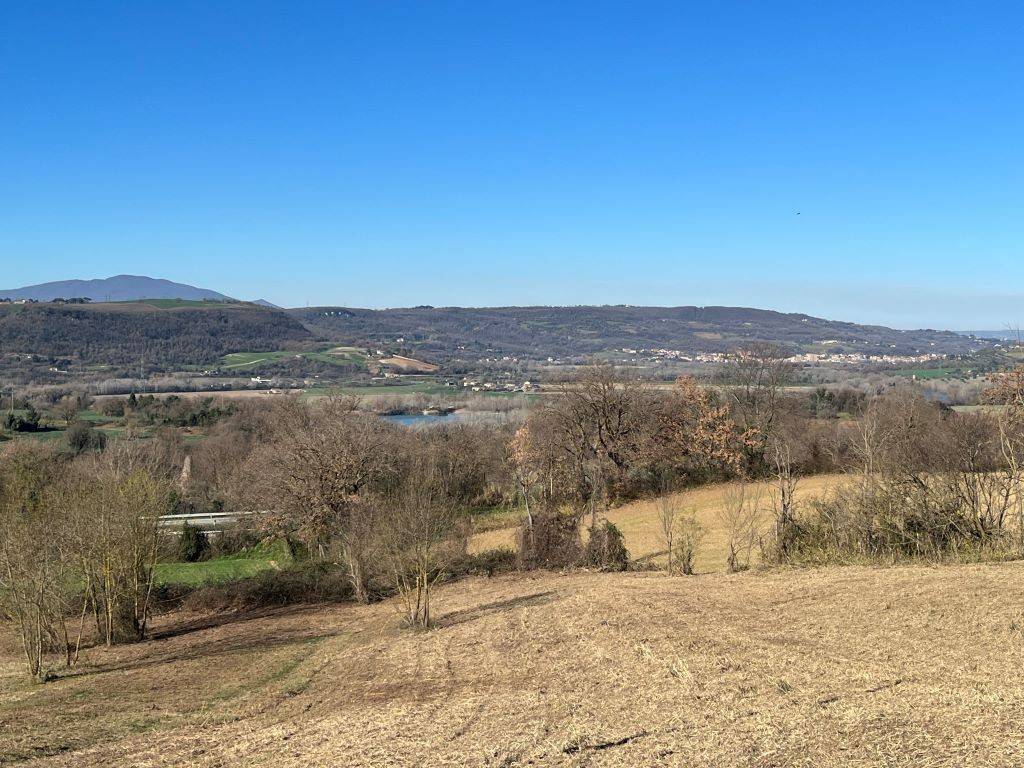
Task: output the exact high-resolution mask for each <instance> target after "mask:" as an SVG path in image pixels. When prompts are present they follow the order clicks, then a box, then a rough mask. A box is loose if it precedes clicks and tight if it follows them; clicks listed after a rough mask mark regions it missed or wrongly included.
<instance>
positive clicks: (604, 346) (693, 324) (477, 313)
mask: <svg viewBox="0 0 1024 768" xmlns="http://www.w3.org/2000/svg"><path fill="white" fill-rule="evenodd" d="M289 313H290V314H291V315H292V316H293V317H296V318H298V319H300V320H301V321H302V322H303V323H305V324H306V325H307V326H308V327H310V328H311V329H313V330H314V331H316V332H317V333H319V334H322V335H324V336H327V337H330V338H331V339H333V340H336V341H338V342H339V343H345V344H353V345H367V344H392V345H393V344H395V342H396V340H397V339H404V342H402V344H403V345H404V346H405V347H407V348H409V349H410V350H412V351H414V352H417V353H419V354H423V355H429V356H430V358H431V359H449V358H453V357H469V356H487V355H495V354H500V355H513V356H517V357H527V358H534V359H537V358H539V359H544V358H546V357H548V356H555V357H571V356H576V355H591V354H594V353H597V352H604V351H608V350H618V349H623V348H630V349H640V348H651V347H654V348H664V349H673V350H680V351H682V352H685V353H699V352H728V351H731V350H734V349H735V348H736V347H737V346H741V345H743V344H749V343H751V342H757V341H764V342H772V343H775V344H780V345H782V346H785V347H787V348H789V349H791V350H793V351H797V350H808V349H815V348H816V349H820V350H821V351H825V350H828V351H833V352H840V351H846V352H864V353H872V354H925V353H931V352H935V353H942V354H961V353H966V352H969V351H972V350H976V349H978V348H980V347H981V346H983V344H982V343H981V342H978V341H974V340H972V339H969V338H967V337H965V336H961V335H959V334H956V333H952V332H949V331H933V330H921V331H900V330H894V329H892V328H885V327H882V326H868V325H858V324H856V323H844V322H836V321H832V320H823V319H821V318H816V317H811V316H809V315H801V314H784V313H781V312H772V311H769V310H762V309H746V308H738V307H635V306H599V307H597V306H589V307H588V306H581V307H494V308H461V307H444V308H434V307H413V308H408V309H382V310H371V309H353V308H348V307H312V308H305V309H293V310H289ZM822 342H828V343H827V344H822Z"/></svg>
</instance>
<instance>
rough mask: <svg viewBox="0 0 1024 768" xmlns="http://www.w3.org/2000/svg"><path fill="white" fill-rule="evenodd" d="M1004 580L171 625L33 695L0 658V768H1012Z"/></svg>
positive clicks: (1019, 752)
mask: <svg viewBox="0 0 1024 768" xmlns="http://www.w3.org/2000/svg"><path fill="white" fill-rule="evenodd" d="M1022 584H1024V566H1022V565H1019V564H998V565H977V566H945V567H939V568H927V567H899V568H867V567H850V568H836V569H820V570H788V571H787V570H778V571H769V572H748V573H744V574H738V575H726V574H710V575H704V576H696V577H689V578H686V577H678V578H668V577H665V576H664V575H661V574H656V573H650V574H614V575H609V574H592V573H574V574H568V575H558V574H547V573H538V574H516V575H510V576H502V577H498V578H494V579H483V578H481V579H474V580H467V581H463V582H461V583H456V584H451V585H448V586H446V587H444V588H443V589H441V590H439V592H438V595H437V601H436V615H437V616H438V617H439V621H438V627H437V628H436V629H433V630H431V631H429V632H425V633H412V632H408V631H403V630H400V629H399V628H398V622H397V617H396V614H395V613H394V607H393V606H392V605H390V604H388V603H384V604H380V605H375V606H369V607H363V606H333V607H309V608H297V609H286V610H285V609H282V610H279V611H274V612H268V613H266V614H263V615H258V616H250V617H247V618H239V617H234V620H231V621H227V618H228V617H220V619H218V618H217V617H214V618H203V617H190V616H182V615H174V616H169V617H166V618H165V619H164V620H163V621H162V622H161V626H159V627H158V634H159V635H160V636H159V637H158V639H155V640H152V641H149V642H147V643H144V644H140V645H138V646H135V647H129V648H119V649H115V650H112V651H105V650H91V651H90V652H89V654H88V656H89V659H88V661H89V663H88V664H86V665H83V666H82V667H81V668H79V669H78V670H77V671H75V672H74V673H72V674H71V675H69V676H67V677H65V678H63V679H60V680H57V681H55V682H51V683H48V684H46V685H44V686H35V687H33V686H29V685H27V684H25V683H24V682H23V681H22V677H21V674H22V672H21V668H20V666H19V663H18V662H19V659H18V658H17V655H16V649H15V647H14V645H13V643H12V642H11V638H10V637H8V636H5V637H4V638H3V643H4V646H3V652H2V655H0V763H17V764H24V765H33V766H35V765H38V766H98V765H103V766H120V765H132V766H165V765H176V766H313V765H315V766H319V765H338V766H520V765H534V766H661V765H669V766H708V767H710V766H715V767H716V768H721V767H723V766H765V767H767V766H773V767H776V766H777V767H782V766H880V765H886V766H1015V765H1022V764H1024V665H1022V663H1021V661H1022V656H1024V635H1022V632H1024V614H1022V605H1024V603H1022V599H1021V598H1022Z"/></svg>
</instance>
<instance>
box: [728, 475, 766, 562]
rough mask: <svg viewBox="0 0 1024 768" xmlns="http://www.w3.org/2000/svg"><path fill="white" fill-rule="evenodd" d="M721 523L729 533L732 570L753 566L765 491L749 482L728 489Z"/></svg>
mask: <svg viewBox="0 0 1024 768" xmlns="http://www.w3.org/2000/svg"><path fill="white" fill-rule="evenodd" d="M718 516H719V520H720V522H721V524H722V527H723V528H724V529H725V532H726V547H727V555H726V563H727V565H728V567H729V570H730V571H743V570H746V569H747V568H749V567H750V560H751V556H752V554H753V551H754V546H755V545H756V544H757V540H758V533H759V531H758V526H759V524H760V517H761V488H760V487H759V486H753V487H752V486H751V485H750V484H749V483H747V482H745V481H744V482H740V483H736V484H733V485H731V486H729V487H728V488H726V490H725V493H724V497H723V504H722V508H721V509H720V511H719V515H718Z"/></svg>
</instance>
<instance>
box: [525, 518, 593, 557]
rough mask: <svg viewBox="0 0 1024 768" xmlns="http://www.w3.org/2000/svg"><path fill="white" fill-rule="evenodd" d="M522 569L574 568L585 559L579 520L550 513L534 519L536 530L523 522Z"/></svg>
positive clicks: (527, 522) (526, 522)
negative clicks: (583, 557)
mask: <svg viewBox="0 0 1024 768" xmlns="http://www.w3.org/2000/svg"><path fill="white" fill-rule="evenodd" d="M518 545H519V546H518V549H519V565H520V567H521V568H526V569H531V568H572V567H574V566H577V565H579V563H580V560H581V558H582V556H583V547H582V544H581V542H580V521H579V516H578V515H576V514H575V513H574V512H571V511H563V510H557V509H556V510H548V511H544V512H541V513H539V514H537V515H535V516H534V518H533V527H532V528H531V527H530V525H529V521H525V520H524V521H523V524H522V526H521V527H520V529H519V535H518Z"/></svg>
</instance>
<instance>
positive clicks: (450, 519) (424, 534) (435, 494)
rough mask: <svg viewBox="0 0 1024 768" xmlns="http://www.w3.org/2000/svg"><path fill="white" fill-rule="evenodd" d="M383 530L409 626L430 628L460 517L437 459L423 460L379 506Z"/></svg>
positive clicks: (379, 529)
mask: <svg viewBox="0 0 1024 768" xmlns="http://www.w3.org/2000/svg"><path fill="white" fill-rule="evenodd" d="M378 509H379V515H378V520H379V522H378V531H379V535H380V538H381V541H382V549H383V552H384V557H385V559H386V560H387V563H388V569H389V572H390V574H391V577H392V583H393V586H394V587H395V590H396V591H397V593H398V596H399V601H400V604H401V606H402V609H403V616H404V619H405V622H406V623H407V624H408V625H409V626H410V627H415V628H420V629H424V628H427V627H429V626H430V624H431V595H432V589H433V586H434V584H435V583H437V581H438V580H439V579H441V578H442V577H443V576H444V573H445V570H444V569H445V566H446V565H447V561H448V560H449V558H450V556H451V554H452V553H453V552H454V551H455V549H456V548H457V547H455V548H453V545H454V542H453V541H452V538H453V535H454V533H455V513H454V509H453V507H452V503H451V499H450V496H449V495H448V494H447V493H445V489H444V482H443V479H442V478H441V477H440V476H439V472H438V467H437V464H436V460H433V461H432V460H431V457H429V456H421V463H418V464H417V465H415V466H414V467H413V468H411V471H410V473H409V474H408V475H407V476H406V478H405V480H404V482H403V483H402V487H401V488H400V489H399V490H398V491H397V492H396V493H394V494H392V495H390V496H389V497H387V498H385V499H384V500H383V502H382V503H380V505H379V507H378Z"/></svg>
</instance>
